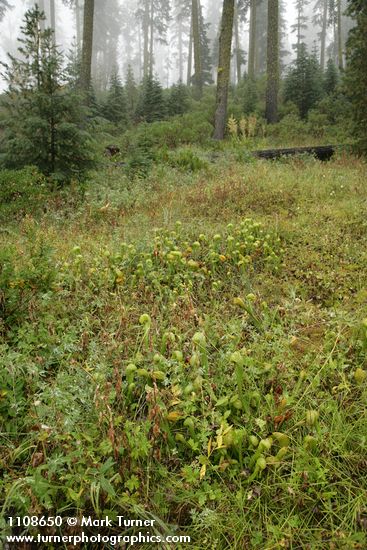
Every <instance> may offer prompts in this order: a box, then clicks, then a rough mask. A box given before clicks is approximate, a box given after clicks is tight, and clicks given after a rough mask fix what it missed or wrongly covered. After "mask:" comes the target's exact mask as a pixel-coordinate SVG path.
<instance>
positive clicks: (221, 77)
mask: <svg viewBox="0 0 367 550" xmlns="http://www.w3.org/2000/svg"><path fill="white" fill-rule="evenodd" d="M233 17H234V0H223V11H222V23H221V31H220V39H219V63H218V77H217V94H216V102H215V124H214V139H218V140H221V139H223V138H224V132H225V127H226V123H227V106H228V86H229V78H230V66H231V48H232V36H233Z"/></svg>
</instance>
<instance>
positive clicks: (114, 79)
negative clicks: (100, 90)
mask: <svg viewBox="0 0 367 550" xmlns="http://www.w3.org/2000/svg"><path fill="white" fill-rule="evenodd" d="M103 114H104V116H105V118H107V120H110V121H111V122H114V123H115V124H121V125H125V126H126V124H127V105H126V95H125V90H124V88H123V86H122V83H121V80H120V77H119V75H118V74H117V71H116V70H115V71H114V72H113V74H112V76H111V79H110V86H109V89H108V93H107V100H106V103H105V105H104V107H103Z"/></svg>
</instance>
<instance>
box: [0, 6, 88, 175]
mask: <svg viewBox="0 0 367 550" xmlns="http://www.w3.org/2000/svg"><path fill="white" fill-rule="evenodd" d="M43 21H44V15H43V14H42V13H41V12H40V11H39V9H38V7H37V6H36V7H35V8H33V9H31V10H29V11H27V12H26V14H25V17H24V26H23V27H22V28H21V32H22V37H21V38H20V39H19V42H20V47H19V48H18V51H19V54H20V55H19V58H16V57H14V56H12V55H9V60H10V63H9V64H4V74H3V76H4V78H5V80H6V81H7V83H8V90H7V92H6V94H5V99H4V103H3V106H4V108H5V120H4V135H3V140H2V143H1V146H0V149H1V160H2V162H3V164H4V165H5V166H6V167H9V168H19V167H23V166H26V165H34V166H37V167H38V168H39V169H40V170H41V171H42V172H43V173H44V174H46V175H52V176H53V177H54V178H55V179H56V180H58V181H60V182H61V181H63V182H64V181H68V180H70V179H72V178H75V177H80V176H81V175H82V174H83V173H84V171H85V170H86V169H88V168H89V167H90V166H91V165H92V164H93V163H92V157H91V152H90V151H91V143H92V141H91V138H90V136H89V134H88V133H87V132H86V131H85V130H83V129H82V128H83V120H85V112H84V110H83V107H82V102H81V98H80V97H79V96H78V95H77V94H76V92H75V91H73V90H72V89H71V87H70V86H68V85H67V79H66V76H65V73H64V71H63V67H62V56H61V54H60V53H59V52H58V50H57V48H56V47H55V45H54V42H53V36H52V31H51V30H50V29H47V30H41V27H42V26H43V25H42V24H43ZM41 23H42V24H41Z"/></svg>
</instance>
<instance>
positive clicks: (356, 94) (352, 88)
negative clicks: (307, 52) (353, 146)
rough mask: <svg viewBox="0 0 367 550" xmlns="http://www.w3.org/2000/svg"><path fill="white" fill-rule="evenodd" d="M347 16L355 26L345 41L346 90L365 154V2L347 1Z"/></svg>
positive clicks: (366, 49) (366, 149)
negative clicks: (352, 20)
mask: <svg viewBox="0 0 367 550" xmlns="http://www.w3.org/2000/svg"><path fill="white" fill-rule="evenodd" d="M348 15H350V16H351V17H352V18H353V19H354V21H355V24H356V26H355V27H354V28H353V29H352V30H351V31H350V33H349V38H348V41H347V56H346V57H347V69H346V88H347V93H348V96H349V99H350V101H351V102H352V106H353V116H354V123H355V130H356V135H357V137H358V139H359V148H360V149H361V150H362V151H364V152H365V153H367V131H366V128H367V94H366V90H367V41H366V36H367V4H366V2H365V0H349V4H348Z"/></svg>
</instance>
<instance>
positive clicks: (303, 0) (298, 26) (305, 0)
mask: <svg viewBox="0 0 367 550" xmlns="http://www.w3.org/2000/svg"><path fill="white" fill-rule="evenodd" d="M308 4H309V0H295V2H294V5H295V8H296V10H297V21H296V23H295V24H294V25H292V26H291V31H292V32H293V33H295V34H296V43H295V44H293V45H292V47H293V49H295V50H296V52H297V55H298V52H299V49H300V47H301V44H302V43H303V41H304V39H305V35H304V31H305V30H306V29H307V21H308V17H307V16H306V15H305V8H306V6H307V5H308Z"/></svg>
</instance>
